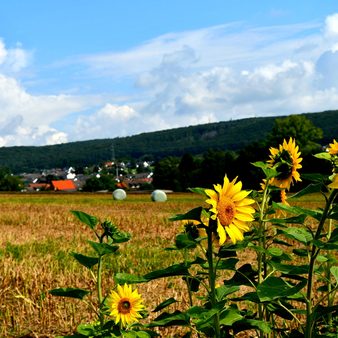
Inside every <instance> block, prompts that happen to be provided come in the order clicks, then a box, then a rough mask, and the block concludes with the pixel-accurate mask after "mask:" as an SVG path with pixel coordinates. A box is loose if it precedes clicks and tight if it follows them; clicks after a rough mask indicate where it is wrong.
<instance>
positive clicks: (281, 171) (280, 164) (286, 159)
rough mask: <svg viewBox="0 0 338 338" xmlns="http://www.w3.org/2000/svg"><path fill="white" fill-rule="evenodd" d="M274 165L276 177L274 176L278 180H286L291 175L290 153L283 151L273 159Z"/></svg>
mask: <svg viewBox="0 0 338 338" xmlns="http://www.w3.org/2000/svg"><path fill="white" fill-rule="evenodd" d="M274 161H275V164H276V166H277V172H278V175H277V176H276V178H277V179H279V180H284V179H287V178H288V177H290V176H291V175H292V166H293V163H292V158H291V155H290V153H289V152H288V151H287V150H285V149H283V150H282V151H281V152H279V153H278V154H277V155H276V156H275V157H274Z"/></svg>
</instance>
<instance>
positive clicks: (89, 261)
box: [70, 252, 99, 269]
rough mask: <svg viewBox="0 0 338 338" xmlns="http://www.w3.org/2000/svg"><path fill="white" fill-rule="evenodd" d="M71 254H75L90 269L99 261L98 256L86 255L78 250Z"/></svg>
mask: <svg viewBox="0 0 338 338" xmlns="http://www.w3.org/2000/svg"><path fill="white" fill-rule="evenodd" d="M70 255H71V256H73V257H74V258H75V259H76V260H77V261H78V262H79V263H80V264H82V265H83V266H85V267H86V268H88V269H91V268H92V267H93V266H94V265H96V264H97V263H98V262H99V259H98V257H90V256H85V255H82V254H79V253H76V252H72V253H71V254H70Z"/></svg>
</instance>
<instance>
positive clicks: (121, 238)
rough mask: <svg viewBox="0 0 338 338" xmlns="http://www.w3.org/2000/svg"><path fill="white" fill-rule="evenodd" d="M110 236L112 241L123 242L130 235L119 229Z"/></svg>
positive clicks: (128, 238) (126, 240) (127, 239)
mask: <svg viewBox="0 0 338 338" xmlns="http://www.w3.org/2000/svg"><path fill="white" fill-rule="evenodd" d="M111 238H112V239H113V240H114V243H124V242H128V241H129V240H130V238H131V235H130V233H129V232H123V231H119V232H116V233H114V234H113V235H112V236H111Z"/></svg>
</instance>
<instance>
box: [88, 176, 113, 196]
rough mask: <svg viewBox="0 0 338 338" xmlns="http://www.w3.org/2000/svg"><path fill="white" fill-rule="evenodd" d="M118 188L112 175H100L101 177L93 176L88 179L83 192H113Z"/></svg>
mask: <svg viewBox="0 0 338 338" xmlns="http://www.w3.org/2000/svg"><path fill="white" fill-rule="evenodd" d="M115 187H116V181H115V177H114V176H112V175H100V176H99V177H96V176H92V177H90V178H88V179H87V181H86V183H85V185H84V186H83V188H82V190H83V191H90V192H94V191H100V190H108V191H113V190H114V189H115Z"/></svg>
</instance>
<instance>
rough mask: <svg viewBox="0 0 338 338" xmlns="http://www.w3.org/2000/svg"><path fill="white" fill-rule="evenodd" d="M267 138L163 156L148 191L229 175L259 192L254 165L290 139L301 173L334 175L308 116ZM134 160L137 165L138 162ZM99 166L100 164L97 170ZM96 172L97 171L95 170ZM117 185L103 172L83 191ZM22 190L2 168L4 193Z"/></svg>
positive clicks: (280, 121) (280, 122)
mask: <svg viewBox="0 0 338 338" xmlns="http://www.w3.org/2000/svg"><path fill="white" fill-rule="evenodd" d="M337 113H338V112H337ZM263 136H264V139H262V140H261V141H259V142H251V143H249V144H247V145H246V146H243V147H242V148H241V149H239V150H236V151H235V150H232V149H226V147H224V149H219V147H215V148H210V149H209V150H207V151H205V152H203V153H201V154H197V155H196V154H192V153H189V152H186V153H184V154H183V155H182V156H172V155H171V156H167V157H163V156H162V158H160V159H159V160H157V161H156V162H155V166H154V174H153V184H152V185H147V189H151V188H160V189H169V190H173V191H187V190H188V188H190V187H212V185H213V184H215V183H222V181H223V177H224V174H227V175H228V177H229V178H231V179H232V178H235V177H237V176H238V178H239V179H240V180H242V182H243V183H244V185H245V188H248V189H259V183H260V182H261V172H260V170H259V169H258V168H256V167H254V166H253V165H252V163H253V162H256V161H266V160H268V159H269V148H270V147H277V146H278V145H279V144H280V143H282V142H283V139H289V137H293V138H295V139H296V142H297V144H298V146H299V148H300V151H301V153H302V157H303V161H302V166H303V168H302V170H301V173H313V172H320V173H323V174H330V167H329V165H328V163H326V161H322V160H318V159H316V158H315V157H314V156H313V154H315V153H317V152H320V151H321V150H322V149H321V148H322V146H321V144H320V143H319V141H322V140H323V130H322V129H321V128H319V127H317V126H315V125H314V123H313V122H312V121H311V120H310V119H309V118H308V117H306V115H291V116H288V117H284V118H276V119H275V120H274V123H273V125H272V128H271V130H270V132H269V133H268V134H267V135H265V134H264V135H263ZM237 137H238V139H242V138H245V137H246V133H245V131H243V133H238V135H237ZM330 141H332V139H330V140H327V142H330ZM243 142H244V141H243ZM322 143H323V142H322ZM169 154H170V152H169ZM150 158H151V157H150ZM148 159H149V157H148ZM132 160H134V161H135V159H132ZM99 163H100V162H96V167H97V165H98V164H99ZM94 168H95V166H94ZM86 170H88V167H86V168H84V167H81V166H78V167H77V169H76V172H77V173H80V172H85V171H86ZM111 170H114V169H111ZM94 172H95V169H93V173H94ZM116 184H117V181H116V177H115V175H114V173H112V172H109V170H103V171H101V172H100V174H99V175H94V174H92V175H91V177H90V178H88V179H87V181H86V183H85V186H84V187H83V190H84V191H98V190H109V191H112V190H114V189H115V188H116V186H117V185H116ZM297 186H298V187H299V188H300V187H301V186H302V185H301V184H298V185H297ZM22 188H23V183H22V182H21V180H20V179H19V178H18V177H16V176H14V175H13V174H12V173H11V171H10V169H8V168H6V167H0V191H19V190H21V189H22Z"/></svg>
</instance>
